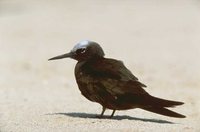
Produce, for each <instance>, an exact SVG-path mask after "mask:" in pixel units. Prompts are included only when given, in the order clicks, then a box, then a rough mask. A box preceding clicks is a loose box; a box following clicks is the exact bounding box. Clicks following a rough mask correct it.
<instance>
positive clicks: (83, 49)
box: [76, 48, 86, 54]
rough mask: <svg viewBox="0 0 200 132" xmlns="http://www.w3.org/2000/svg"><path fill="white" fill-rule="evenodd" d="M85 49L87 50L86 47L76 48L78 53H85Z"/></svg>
mask: <svg viewBox="0 0 200 132" xmlns="http://www.w3.org/2000/svg"><path fill="white" fill-rule="evenodd" d="M85 51H86V49H85V48H81V49H78V50H76V54H83V53H85Z"/></svg>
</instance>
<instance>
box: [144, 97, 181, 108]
mask: <svg viewBox="0 0 200 132" xmlns="http://www.w3.org/2000/svg"><path fill="white" fill-rule="evenodd" d="M147 99H148V101H147V102H148V103H149V104H150V105H151V106H155V107H174V106H176V105H182V104H184V103H183V102H179V101H172V100H166V99H161V98H157V97H153V96H149V97H148V98H147Z"/></svg>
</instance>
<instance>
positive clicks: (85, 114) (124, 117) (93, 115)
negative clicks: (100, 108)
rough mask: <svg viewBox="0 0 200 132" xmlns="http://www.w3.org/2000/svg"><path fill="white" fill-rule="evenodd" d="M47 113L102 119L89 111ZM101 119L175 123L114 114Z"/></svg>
mask: <svg viewBox="0 0 200 132" xmlns="http://www.w3.org/2000/svg"><path fill="white" fill-rule="evenodd" d="M47 115H65V116H70V117H75V118H90V119H100V118H98V117H97V115H96V114H88V113H75V112H69V113H52V114H47ZM101 119H110V120H124V119H128V120H135V121H143V122H152V123H160V124H175V123H174V122H170V121H166V120H160V119H146V118H138V117H131V116H126V115H118V116H114V117H113V118H110V116H104V117H103V118H101Z"/></svg>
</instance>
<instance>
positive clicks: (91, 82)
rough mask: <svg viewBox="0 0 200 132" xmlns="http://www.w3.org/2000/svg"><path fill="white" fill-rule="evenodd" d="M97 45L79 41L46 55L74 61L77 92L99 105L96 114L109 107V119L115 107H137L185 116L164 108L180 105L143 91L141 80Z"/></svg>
mask: <svg viewBox="0 0 200 132" xmlns="http://www.w3.org/2000/svg"><path fill="white" fill-rule="evenodd" d="M104 56H105V54H104V51H103V49H102V48H101V46H100V45H99V44H98V43H97V42H94V41H90V40H82V41H80V42H79V43H77V44H76V45H75V46H74V47H73V49H72V50H71V51H70V52H68V53H65V54H62V55H59V56H56V57H53V58H50V59H49V60H57V59H63V58H71V59H74V60H76V61H78V62H77V64H76V66H75V71H74V73H75V78H76V82H77V84H78V88H79V90H80V91H81V94H82V95H83V96H84V97H86V98H87V99H88V100H90V101H92V102H96V103H99V104H100V105H101V106H102V112H101V114H100V115H98V116H97V117H99V118H103V117H104V112H105V110H106V109H110V110H112V114H111V115H110V116H109V117H110V118H112V117H113V116H114V114H115V111H117V110H128V109H134V108H140V109H143V110H146V111H149V112H153V113H156V114H160V115H164V116H168V117H175V118H185V117H186V116H185V115H182V114H179V113H176V112H174V111H172V110H169V109H167V108H169V107H175V106H177V105H182V104H184V103H183V102H179V101H172V100H166V99H162V98H158V97H154V96H152V95H150V94H149V93H147V91H145V89H144V88H145V87H147V86H146V85H145V84H143V83H141V82H140V81H139V80H138V78H137V77H136V76H134V75H133V74H132V72H131V71H130V70H129V69H128V68H126V66H125V65H124V63H123V62H122V61H120V60H117V59H112V58H106V57H104Z"/></svg>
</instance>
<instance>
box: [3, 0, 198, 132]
mask: <svg viewBox="0 0 200 132" xmlns="http://www.w3.org/2000/svg"><path fill="white" fill-rule="evenodd" d="M199 14H200V2H199V1H198V0H190V1H188V0H180V1H178V0H175V1H165V2H164V1H162V2H161V1H160V2H158V1H157V2H156V1H152V0H150V1H143V2H140V0H136V1H135V0H125V1H122V0H121V1H120V0H119V1H115V0H110V1H107V0H101V1H92V0H91V1H89V0H85V1H81V0H75V1H73V2H69V1H65V0H57V1H53V0H52V1H51V0H35V1H31V0H0V131H1V132H11V131H12V132H27V131H36V132H45V131H48V132H51V131H52V132H55V131H61V132H62V131H65V132H66V131H67V132H68V131H101V132H104V131H123V132H125V131H127V132H129V131H170V132H171V131H200V126H199V122H200V94H199V93H200V82H199V80H200V70H199V67H200V61H199V56H200V15H199ZM83 39H90V40H94V41H97V42H99V43H100V44H101V46H102V47H103V48H104V50H105V53H106V57H112V58H117V59H120V60H123V61H124V63H125V64H126V66H127V67H128V68H129V69H130V70H131V71H132V72H133V73H134V74H135V75H136V76H137V77H138V78H139V79H140V80H141V81H142V82H143V83H145V84H146V85H147V86H148V87H147V88H146V90H147V91H148V92H149V93H151V94H152V95H155V96H158V97H163V98H166V99H173V100H179V101H184V102H185V105H183V106H180V107H177V108H173V110H175V111H177V112H180V113H182V114H185V115H186V116H187V118H185V119H175V118H169V117H165V116H160V115H157V114H153V113H150V112H146V111H143V110H140V109H135V110H128V111H117V112H116V116H115V117H114V118H113V119H96V118H94V117H95V115H96V114H99V113H100V112H101V106H100V105H98V104H96V103H92V102H90V101H88V100H86V99H85V98H84V97H83V96H82V95H81V94H80V91H79V90H78V88H77V85H76V83H75V78H74V73H73V69H74V66H75V64H76V62H75V61H74V60H70V59H65V60H60V61H55V62H48V61H47V59H48V58H50V57H53V56H55V55H58V54H62V53H65V52H68V51H69V50H71V48H72V47H73V46H74V45H75V44H76V43H77V42H79V41H80V40H83ZM110 113H111V111H109V110H108V111H106V115H109V114H110Z"/></svg>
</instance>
